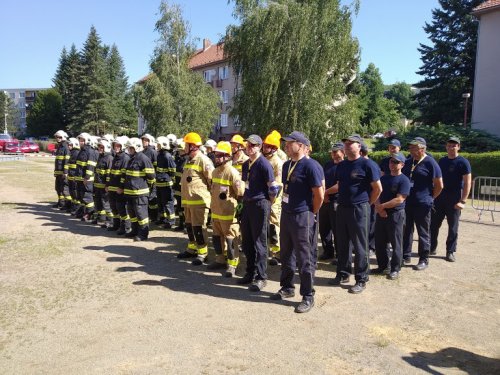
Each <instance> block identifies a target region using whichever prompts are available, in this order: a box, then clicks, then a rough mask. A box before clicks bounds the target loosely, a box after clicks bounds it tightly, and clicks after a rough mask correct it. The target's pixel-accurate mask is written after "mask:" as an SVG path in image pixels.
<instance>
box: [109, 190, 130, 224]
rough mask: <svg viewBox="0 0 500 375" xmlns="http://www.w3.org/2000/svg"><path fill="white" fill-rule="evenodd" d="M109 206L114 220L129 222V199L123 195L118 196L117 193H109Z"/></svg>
mask: <svg viewBox="0 0 500 375" xmlns="http://www.w3.org/2000/svg"><path fill="white" fill-rule="evenodd" d="M109 206H110V208H111V212H112V213H113V218H115V219H121V220H128V219H129V217H128V214H127V199H126V198H125V196H124V195H123V194H118V193H116V192H115V191H110V192H109Z"/></svg>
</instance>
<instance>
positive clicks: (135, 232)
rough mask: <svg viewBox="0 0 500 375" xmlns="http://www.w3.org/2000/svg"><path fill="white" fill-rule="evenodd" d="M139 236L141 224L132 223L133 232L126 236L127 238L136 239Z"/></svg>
mask: <svg viewBox="0 0 500 375" xmlns="http://www.w3.org/2000/svg"><path fill="white" fill-rule="evenodd" d="M138 234H139V223H138V222H137V221H136V222H134V223H132V230H131V231H130V232H129V233H126V234H125V237H127V238H134V237H135V236H137V235H138Z"/></svg>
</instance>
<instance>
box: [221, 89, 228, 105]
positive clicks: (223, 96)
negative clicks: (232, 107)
mask: <svg viewBox="0 0 500 375" xmlns="http://www.w3.org/2000/svg"><path fill="white" fill-rule="evenodd" d="M219 97H220V101H221V102H222V103H224V104H227V103H228V102H229V90H221V91H219Z"/></svg>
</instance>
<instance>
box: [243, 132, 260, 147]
mask: <svg viewBox="0 0 500 375" xmlns="http://www.w3.org/2000/svg"><path fill="white" fill-rule="evenodd" d="M245 141H247V142H248V143H251V144H253V145H259V146H260V145H262V138H261V137H259V136H258V135H257V134H252V135H250V136H249V137H248V138H247V139H245Z"/></svg>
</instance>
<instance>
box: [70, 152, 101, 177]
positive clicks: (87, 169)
mask: <svg viewBox="0 0 500 375" xmlns="http://www.w3.org/2000/svg"><path fill="white" fill-rule="evenodd" d="M96 165H97V152H96V151H95V150H94V149H92V148H91V147H90V146H89V145H85V146H83V147H82V148H81V149H80V152H79V153H78V157H77V158H76V173H75V181H77V182H83V180H85V179H86V180H88V181H90V182H93V181H94V172H95V167H96Z"/></svg>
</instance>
